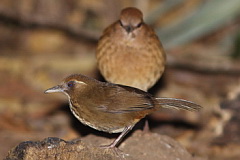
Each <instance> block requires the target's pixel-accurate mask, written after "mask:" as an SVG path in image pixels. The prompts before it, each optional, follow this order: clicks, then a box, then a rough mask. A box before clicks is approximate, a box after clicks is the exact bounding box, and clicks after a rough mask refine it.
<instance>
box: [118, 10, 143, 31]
mask: <svg viewBox="0 0 240 160" xmlns="http://www.w3.org/2000/svg"><path fill="white" fill-rule="evenodd" d="M119 23H120V25H121V26H122V27H123V28H124V29H125V30H126V32H127V33H130V32H133V31H134V30H135V29H137V28H140V27H141V26H142V24H143V14H142V12H141V11H140V10H139V9H137V8H134V7H128V8H125V9H123V10H122V11H121V15H120V20H119Z"/></svg>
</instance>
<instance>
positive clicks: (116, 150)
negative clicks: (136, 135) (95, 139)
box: [100, 144, 129, 159]
mask: <svg viewBox="0 0 240 160" xmlns="http://www.w3.org/2000/svg"><path fill="white" fill-rule="evenodd" d="M100 148H103V149H106V150H110V151H112V152H113V153H114V154H115V155H116V156H117V157H119V158H121V159H122V158H123V159H125V157H126V156H129V154H125V153H123V151H122V150H120V149H119V148H117V147H115V146H112V145H111V144H110V145H101V146H100Z"/></svg>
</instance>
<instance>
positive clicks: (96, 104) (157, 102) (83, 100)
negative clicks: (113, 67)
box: [45, 74, 201, 148]
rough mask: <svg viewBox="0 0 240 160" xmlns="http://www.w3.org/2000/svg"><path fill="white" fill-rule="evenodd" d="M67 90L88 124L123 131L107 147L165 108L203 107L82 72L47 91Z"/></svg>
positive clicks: (79, 115) (72, 104)
mask: <svg viewBox="0 0 240 160" xmlns="http://www.w3.org/2000/svg"><path fill="white" fill-rule="evenodd" d="M52 92H63V93H65V94H66V95H67V96H68V99H69V104H70V109H71V111H72V113H73V114H74V116H75V117H76V118H77V119H78V120H79V121H81V122H82V123H83V124H84V125H88V126H90V127H92V128H94V129H96V130H99V131H104V132H108V133H120V132H121V134H120V135H119V136H118V138H117V139H116V140H114V141H113V142H112V143H111V144H109V145H107V148H114V147H116V146H117V145H118V144H119V142H120V141H121V140H122V138H123V137H124V136H125V135H126V134H127V133H128V132H129V131H130V130H131V129H132V128H133V127H134V125H135V124H136V123H137V122H138V121H139V120H141V119H142V118H144V117H145V116H146V115H148V114H150V113H152V112H155V111H158V110H160V109H161V108H162V107H167V108H175V109H185V110H189V111H198V110H200V108H201V106H199V105H197V104H195V103H193V102H190V101H186V100H182V99H175V98H155V97H153V96H152V95H151V94H149V93H147V92H145V91H142V90H139V89H137V88H133V87H128V86H123V85H118V84H113V83H108V82H100V81H98V80H96V79H92V78H89V77H86V76H84V75H81V74H74V75H70V76H69V77H67V78H65V79H64V80H63V82H62V83H61V84H59V85H57V86H55V87H52V88H49V89H47V90H46V91H45V93H52Z"/></svg>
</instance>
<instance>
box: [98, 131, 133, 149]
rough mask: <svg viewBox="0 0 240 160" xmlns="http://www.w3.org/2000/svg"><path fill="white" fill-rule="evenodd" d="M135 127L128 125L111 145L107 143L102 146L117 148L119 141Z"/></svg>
mask: <svg viewBox="0 0 240 160" xmlns="http://www.w3.org/2000/svg"><path fill="white" fill-rule="evenodd" d="M132 128H133V126H127V127H125V128H124V130H123V131H122V133H121V134H120V135H119V136H118V137H117V138H116V139H115V140H114V141H113V142H112V143H111V144H109V145H105V146H101V147H103V148H115V147H116V146H117V145H118V143H119V142H120V141H121V140H122V139H123V138H124V137H125V136H126V134H127V133H128V132H129V131H131V129H132Z"/></svg>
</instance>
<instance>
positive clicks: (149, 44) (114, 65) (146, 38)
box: [96, 7, 166, 91]
mask: <svg viewBox="0 0 240 160" xmlns="http://www.w3.org/2000/svg"><path fill="white" fill-rule="evenodd" d="M96 59H97V62H98V68H99V70H100V72H101V74H102V75H103V77H104V78H105V79H106V80H107V81H108V82H111V83H117V84H122V85H127V86H132V87H135V88H139V89H141V90H144V91H147V90H148V89H149V88H151V87H152V86H153V85H154V84H155V83H156V82H157V81H158V79H159V78H160V77H161V75H162V74H163V71H164V68H165V59H166V58H165V53H164V50H163V47H162V44H161V42H160V41H159V39H158V37H157V35H156V34H155V32H154V31H153V29H152V28H150V27H149V26H148V25H147V24H145V23H144V21H143V14H142V12H141V11H140V10H139V9H137V8H134V7H128V8H125V9H123V10H122V11H121V14H120V19H119V20H117V21H116V22H114V23H113V24H111V25H110V26H109V27H107V28H106V29H105V30H104V32H103V35H102V36H101V38H100V40H99V41H98V45H97V49H96Z"/></svg>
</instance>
